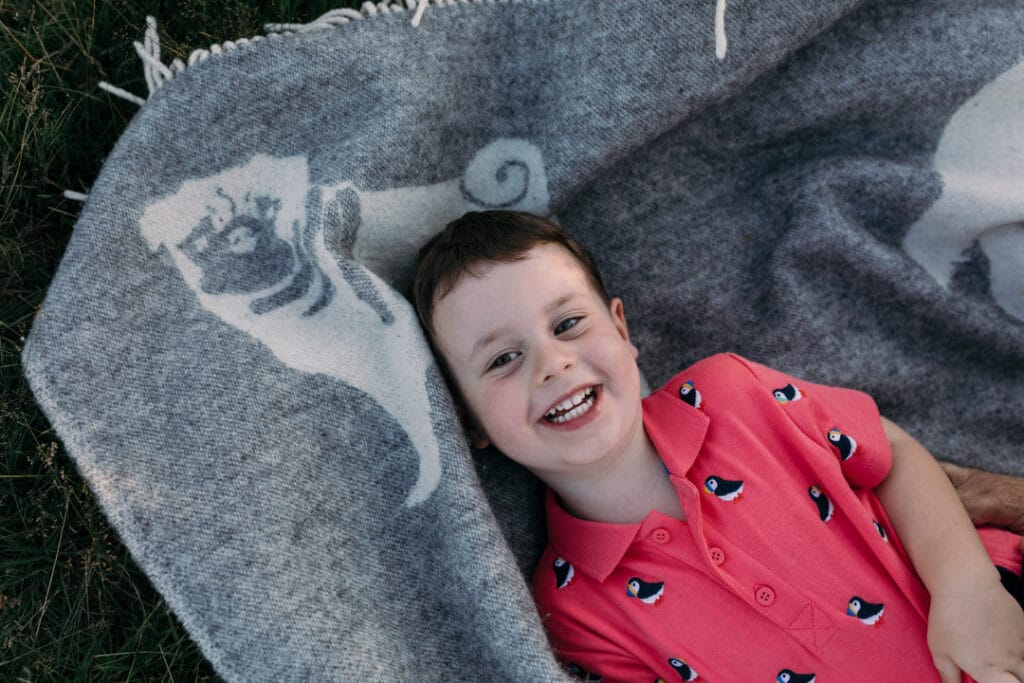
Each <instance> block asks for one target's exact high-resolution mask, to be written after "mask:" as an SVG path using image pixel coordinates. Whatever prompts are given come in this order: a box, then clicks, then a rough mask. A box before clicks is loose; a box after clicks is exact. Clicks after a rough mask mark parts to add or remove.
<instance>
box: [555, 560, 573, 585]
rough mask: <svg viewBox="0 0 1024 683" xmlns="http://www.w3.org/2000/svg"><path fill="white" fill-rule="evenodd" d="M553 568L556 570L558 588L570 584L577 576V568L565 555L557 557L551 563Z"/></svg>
mask: <svg viewBox="0 0 1024 683" xmlns="http://www.w3.org/2000/svg"><path fill="white" fill-rule="evenodd" d="M551 568H552V569H553V570H554V572H555V588H558V589H561V588H565V587H566V586H568V585H569V584H570V583H572V580H573V578H574V577H575V576H576V570H575V569H573V567H572V565H571V564H569V561H568V560H566V559H565V558H564V557H556V558H555V561H554V562H552V563H551Z"/></svg>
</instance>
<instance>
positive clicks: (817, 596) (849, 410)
mask: <svg viewBox="0 0 1024 683" xmlns="http://www.w3.org/2000/svg"><path fill="white" fill-rule="evenodd" d="M643 419H644V427H645V428H646V430H647V434H648V435H649V436H650V438H651V441H652V442H653V443H654V445H655V447H656V448H657V450H658V453H659V454H660V455H661V458H662V461H663V462H664V464H665V467H666V469H667V472H668V474H667V476H668V477H669V478H670V480H671V481H672V483H673V485H674V486H675V489H676V491H677V492H678V494H679V500H680V502H681V503H682V507H683V510H684V511H685V513H686V517H687V521H685V522H683V521H680V520H677V519H674V518H671V517H668V516H665V515H663V514H661V513H659V512H651V513H650V514H648V516H647V517H646V518H645V519H644V520H643V521H642V522H640V523H639V524H606V523H598V522H589V521H584V520H581V519H579V518H576V517H573V516H572V515H570V514H569V513H567V512H566V511H565V510H564V509H563V508H562V507H561V506H560V505H559V503H558V501H557V499H556V496H555V495H554V494H553V493H552V492H551V491H548V496H547V525H548V537H549V545H548V548H547V549H546V550H545V552H544V555H543V556H542V558H541V561H540V564H539V566H538V568H537V571H536V573H535V575H534V580H533V590H534V595H535V599H536V601H537V605H538V609H539V611H540V614H541V617H542V619H543V620H544V623H545V625H546V627H547V629H548V633H549V636H550V639H551V643H552V646H553V647H554V649H555V652H556V653H557V654H558V656H559V657H560V658H561V659H562V660H563V661H565V662H566V663H567V664H569V665H570V669H571V670H573V671H575V672H576V673H577V674H578V675H580V676H581V677H584V678H585V677H586V674H588V673H589V674H592V675H594V676H600V677H602V680H604V681H619V680H622V681H646V682H650V681H654V680H655V679H656V678H659V677H660V678H663V679H664V680H666V681H678V680H684V681H691V680H708V681H775V680H783V681H784V680H789V681H793V682H794V683H795V682H797V681H810V680H812V678H811V677H812V676H813V677H815V678H816V680H817V681H818V683H826V682H828V681H833V682H842V681H852V680H858V681H894V680H907V681H939V680H940V678H939V675H938V672H937V671H936V670H935V667H934V665H933V664H932V659H931V655H930V653H929V651H928V646H927V642H926V617H927V613H928V601H929V598H928V593H927V591H926V590H925V588H924V586H923V585H922V584H921V581H920V580H919V579H918V577H917V575H916V574H915V572H914V569H913V567H912V566H911V564H910V561H909V559H908V558H907V556H906V554H905V552H904V550H903V548H902V546H901V545H900V542H899V540H898V539H897V538H896V535H895V533H894V532H893V530H892V527H891V526H890V524H889V520H888V518H887V517H886V514H885V511H884V510H883V509H882V506H881V504H880V503H879V501H878V498H877V497H876V496H875V493H874V492H873V490H872V489H873V488H874V487H875V486H877V485H878V484H879V483H881V481H882V480H883V479H884V478H885V476H886V474H887V473H888V471H889V468H890V465H891V461H892V454H891V451H890V448H889V443H888V440H887V439H886V436H885V433H884V431H883V430H882V425H881V421H880V419H879V415H878V410H877V408H876V407H875V404H874V401H872V399H871V398H869V397H868V396H867V395H866V394H863V393H861V392H858V391H854V390H851V389H840V388H833V387H826V386H822V385H817V384H812V383H810V382H804V381H802V380H799V379H796V378H794V377H790V376H788V375H785V374H783V373H781V372H777V371H775V370H772V369H770V368H767V367H764V366H762V365H758V364H756V363H752V362H750V361H747V360H745V359H743V358H740V357H738V356H735V355H725V354H722V355H717V356H713V357H711V358H708V359H705V360H703V361H701V362H699V363H697V364H695V365H693V366H692V367H690V368H688V369H687V370H685V371H683V372H682V373H680V374H679V375H677V376H676V377H675V378H673V379H672V380H671V381H670V382H669V383H668V384H667V385H665V386H664V387H662V388H661V389H659V390H658V391H656V392H654V393H653V394H651V395H650V396H649V397H647V398H646V399H644V401H643ZM983 538H984V540H985V543H986V547H987V548H988V549H989V552H990V553H991V554H992V555H993V557H994V558H995V560H996V562H997V563H998V564H1001V565H1002V566H1006V567H1008V568H1010V569H1011V570H1013V571H1017V572H1019V571H1020V552H1019V550H1018V547H1019V546H1018V543H1019V537H1018V536H1016V535H1013V534H1010V533H1009V532H1003V531H1000V530H986V532H985V533H984V534H983ZM786 674H788V677H787V676H786ZM592 680H596V678H594V679H592Z"/></svg>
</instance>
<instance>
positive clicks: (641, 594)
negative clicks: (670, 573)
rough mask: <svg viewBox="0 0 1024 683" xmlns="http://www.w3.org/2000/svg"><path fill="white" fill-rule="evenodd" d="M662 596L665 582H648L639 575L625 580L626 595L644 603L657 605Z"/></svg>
mask: <svg viewBox="0 0 1024 683" xmlns="http://www.w3.org/2000/svg"><path fill="white" fill-rule="evenodd" d="M664 596H665V584H664V583H662V582H661V581H653V582H650V583H648V582H647V581H644V580H643V579H641V578H640V577H639V576H634V577H633V578H631V579H630V580H629V581H627V582H626V597H630V598H636V599H637V600H639V601H640V602H642V603H644V604H646V605H655V606H657V605H658V604H660V603H661V599H662V598H663V597H664Z"/></svg>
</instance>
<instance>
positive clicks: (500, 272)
mask: <svg viewBox="0 0 1024 683" xmlns="http://www.w3.org/2000/svg"><path fill="white" fill-rule="evenodd" d="M481 272H482V273H483V275H482V277H479V278H478V277H474V276H472V275H468V274H467V275H466V276H464V277H463V278H462V279H461V280H460V281H459V283H458V284H457V285H456V286H455V288H454V289H452V291H451V292H449V293H448V295H447V296H445V297H444V298H443V299H440V300H439V301H437V302H436V305H435V307H434V314H433V326H434V330H435V331H436V335H435V336H436V340H435V341H436V342H437V346H438V349H439V350H440V352H441V353H442V354H443V355H444V358H445V360H446V361H447V363H448V366H449V368H450V370H451V374H452V376H453V378H454V380H455V382H456V383H457V385H458V388H459V391H460V392H461V394H462V397H463V399H464V401H465V402H466V404H467V406H468V408H469V411H470V416H469V418H470V420H471V423H472V424H471V429H470V431H471V436H472V437H473V440H474V445H476V446H477V447H483V446H486V445H487V443H488V442H492V443H493V444H494V445H495V447H497V448H498V449H499V450H500V451H501V452H502V453H504V454H505V455H507V456H508V457H509V458H511V459H512V460H515V461H516V462H518V463H520V464H522V465H524V466H526V467H527V468H529V469H530V470H531V471H533V472H534V473H535V474H536V475H538V476H539V477H540V478H541V479H543V480H545V481H546V482H548V483H549V484H552V483H554V481H555V480H557V479H558V478H559V477H560V476H569V477H577V476H579V475H581V474H583V473H584V472H585V471H586V470H587V469H588V467H597V468H599V467H600V464H601V463H603V462H607V461H608V460H607V459H608V458H615V457H617V456H619V455H622V454H624V453H625V452H627V450H628V449H631V448H634V447H637V445H638V443H640V441H639V440H641V439H643V438H644V433H643V420H642V412H641V403H640V375H639V370H638V369H637V365H636V358H637V350H636V347H634V346H633V345H632V344H631V343H630V341H629V335H628V333H627V330H626V320H625V317H624V314H623V310H622V301H621V300H619V299H613V300H612V302H611V305H610V306H608V305H605V303H604V302H603V301H602V300H601V297H600V295H598V293H597V292H596V291H594V288H593V286H592V285H591V283H590V281H589V280H588V279H587V276H586V273H585V272H584V270H583V268H582V267H581V266H580V264H579V263H578V262H577V261H576V260H575V259H574V258H573V256H572V255H571V254H570V253H569V252H568V251H567V250H566V249H564V248H563V247H561V246H559V245H556V244H540V245H538V246H536V247H534V248H533V249H531V250H530V252H529V253H528V257H527V258H526V259H525V260H522V261H516V262H513V263H494V264H488V265H487V266H485V268H484V269H481ZM574 404H575V407H574Z"/></svg>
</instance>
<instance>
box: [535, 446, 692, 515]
mask: <svg viewBox="0 0 1024 683" xmlns="http://www.w3.org/2000/svg"><path fill="white" fill-rule="evenodd" d="M640 429H641V431H642V432H643V433H642V435H641V436H642V438H638V439H636V443H637V447H636V448H635V449H633V451H632V452H630V453H626V454H624V456H623V457H622V458H619V459H617V460H616V461H614V462H612V463H610V464H609V466H608V467H606V468H604V469H602V470H601V471H598V472H591V473H588V474H587V475H586V476H582V477H577V478H573V479H571V480H567V481H560V482H551V481H548V482H547V484H548V486H550V487H551V488H552V489H554V491H555V493H556V494H558V497H559V499H560V500H561V502H562V505H563V507H565V509H566V510H567V511H568V512H570V513H571V514H573V515H575V516H576V517H579V518H580V519H586V520H590V521H593V522H609V523H613V524H635V523H637V522H641V521H643V519H644V518H645V517H646V516H647V515H648V514H649V513H650V512H651V511H652V510H657V511H658V512H661V513H662V514H665V515H668V516H670V517H675V518H676V519H683V520H685V519H686V515H685V514H684V513H683V508H682V505H681V504H680V503H679V494H678V493H676V489H675V486H674V485H673V484H672V481H671V480H670V479H669V476H668V473H667V472H666V471H665V466H664V464H662V461H661V457H660V456H659V455H658V451H657V449H656V448H655V447H654V444H653V443H652V442H651V440H650V437H648V436H647V432H646V431H643V427H642V426H641V427H640Z"/></svg>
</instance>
